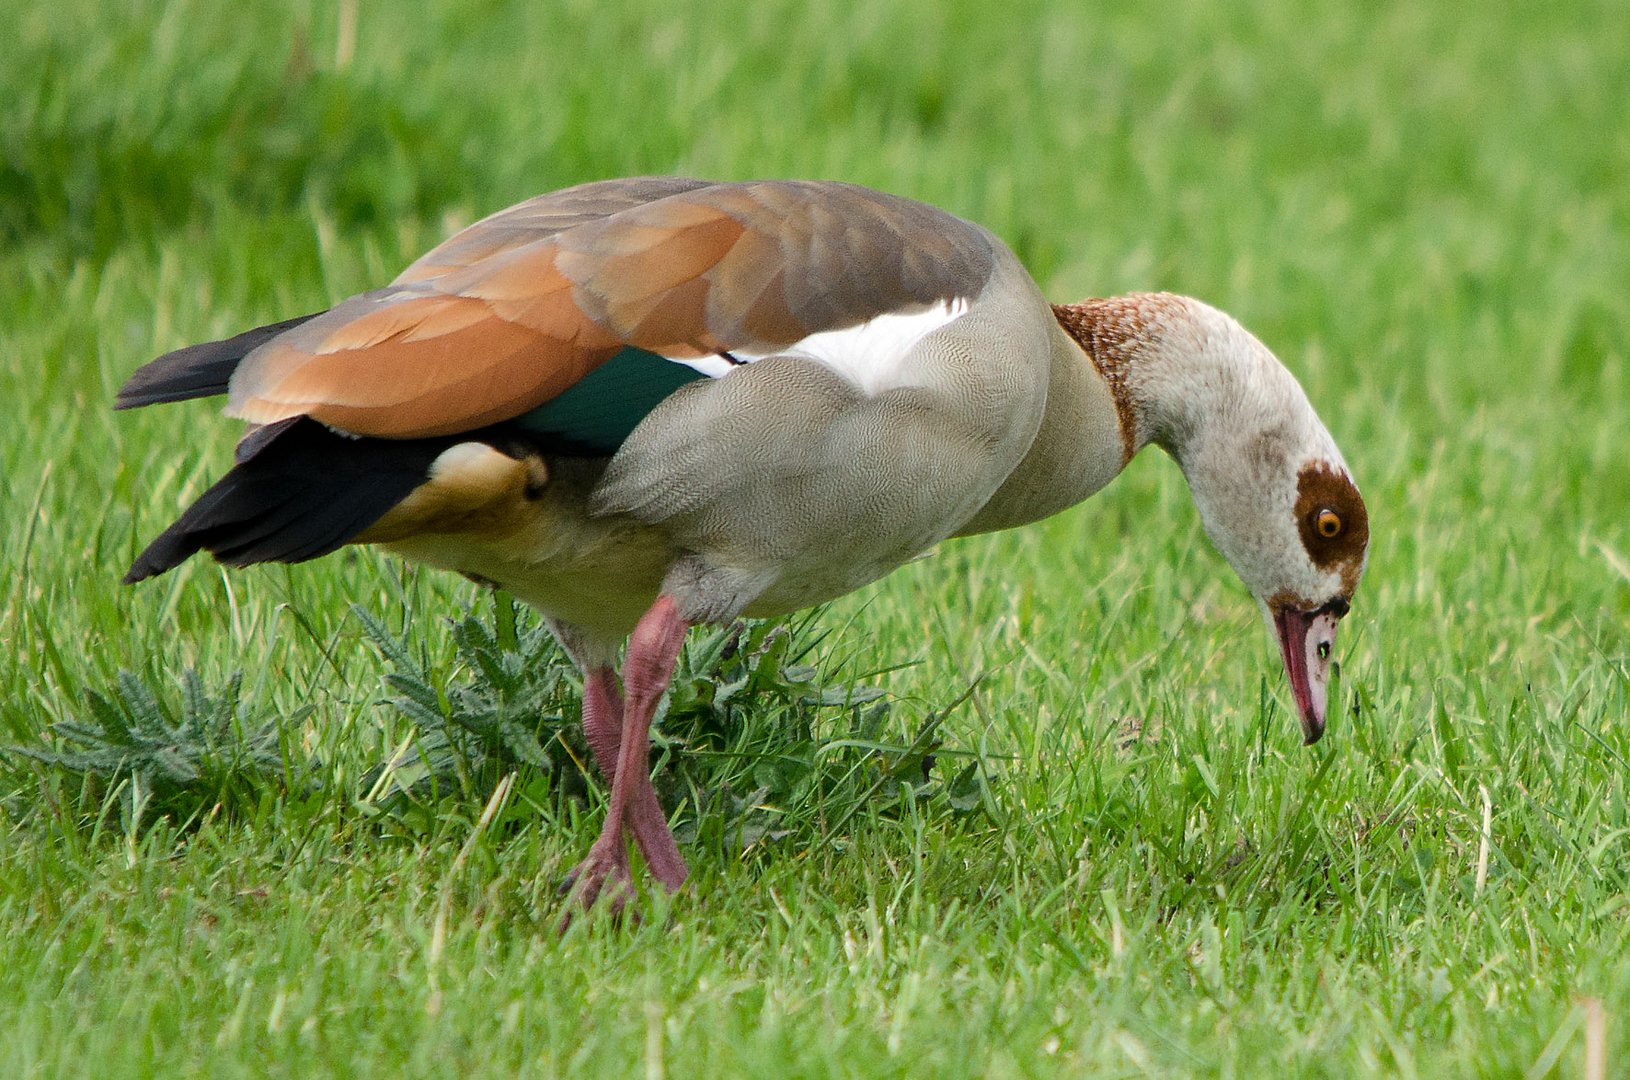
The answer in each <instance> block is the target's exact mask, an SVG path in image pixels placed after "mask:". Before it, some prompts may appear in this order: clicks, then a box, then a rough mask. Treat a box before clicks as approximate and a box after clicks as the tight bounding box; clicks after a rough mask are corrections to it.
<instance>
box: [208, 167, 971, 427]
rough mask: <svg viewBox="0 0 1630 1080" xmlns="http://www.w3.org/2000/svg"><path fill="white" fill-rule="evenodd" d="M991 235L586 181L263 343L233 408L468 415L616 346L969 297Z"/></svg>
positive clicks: (851, 208) (890, 211)
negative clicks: (381, 287)
mask: <svg viewBox="0 0 1630 1080" xmlns="http://www.w3.org/2000/svg"><path fill="white" fill-rule="evenodd" d="M990 243H991V242H990V239H989V237H988V235H987V234H985V233H984V232H983V231H982V230H980V229H978V228H976V227H975V226H972V225H969V224H968V223H966V222H963V221H961V220H960V219H958V218H955V217H952V216H951V215H949V214H946V213H944V212H942V211H939V210H935V209H933V208H932V207H928V206H925V205H923V204H920V203H914V202H910V201H909V200H905V199H899V198H896V197H893V196H888V195H883V194H881V193H878V192H873V191H868V190H866V189H864V188H857V187H852V186H850V185H845V184H836V183H823V182H814V181H763V182H753V183H734V184H707V183H704V182H702V181H687V180H676V179H672V178H643V179H638V180H625V181H607V182H604V183H601V184H591V185H584V186H583V187H581V188H571V189H567V190H566V191H562V192H556V193H554V194H553V195H548V196H542V197H540V198H539V199H534V200H531V201H529V202H527V203H522V204H520V205H518V206H516V207H512V208H510V209H509V210H506V211H503V212H501V213H499V214H495V215H493V216H492V217H490V218H487V219H486V220H485V221H482V222H479V223H477V224H476V225H473V226H471V227H470V228H469V229H467V230H465V231H464V232H462V233H459V234H458V235H456V236H454V237H452V238H451V239H449V240H448V241H447V242H445V243H443V244H442V245H440V246H439V247H437V248H435V249H433V250H432V251H430V252H429V253H427V254H426V255H425V256H424V257H422V258H421V259H419V260H418V261H417V262H415V263H414V264H413V265H412V266H410V267H409V268H408V269H407V270H406V271H404V273H403V274H402V275H401V276H400V277H399V278H398V279H397V280H396V282H395V283H393V285H391V286H389V287H387V288H385V289H381V290H377V291H375V292H371V293H366V294H363V295H361V296H357V297H353V298H351V299H350V300H347V301H345V302H344V303H342V304H340V305H338V306H337V307H335V308H333V309H332V310H330V311H328V312H325V313H324V314H322V315H320V316H318V317H316V318H314V319H311V320H310V321H308V322H305V323H303V324H301V325H299V326H297V327H295V328H294V329H292V330H290V331H288V332H287V333H284V334H282V335H280V336H279V337H277V338H274V339H273V340H271V341H269V342H267V343H266V344H265V345H262V346H261V347H260V348H258V349H256V350H255V351H254V352H253V353H251V354H250V355H249V356H248V357H247V358H246V359H245V361H244V363H243V364H242V366H241V367H239V368H238V370H237V372H236V373H235V374H234V376H233V379H232V383H231V389H230V403H229V407H228V412H230V413H232V414H233V415H236V416H240V417H242V418H243V419H246V420H249V421H252V422H254V423H259V424H267V423H274V422H276V421H279V420H284V419H288V418H290V417H293V416H300V415H305V416H310V417H313V418H314V419H316V420H319V421H321V422H323V423H325V424H328V425H330V426H331V427H334V428H337V429H340V430H342V431H346V432H350V433H352V434H357V435H371V436H378V437H384V438H418V437H424V436H432V435H448V434H455V433H458V432H461V431H466V430H470V429H473V428H477V427H481V426H483V425H486V424H490V423H494V422H497V421H500V420H504V419H507V418H510V417H514V416H518V415H520V414H522V413H524V412H526V411H528V410H529V409H532V408H535V407H536V406H538V405H540V404H542V403H543V402H546V401H548V400H549V399H551V398H553V397H554V396H556V395H557V394H560V393H561V392H563V391H564V390H566V389H567V388H568V387H570V386H572V385H573V384H574V383H576V382H577V381H578V380H580V379H582V378H583V377H584V376H585V375H586V374H588V373H589V372H590V371H592V370H593V369H594V368H595V367H596V366H598V365H599V364H601V363H603V362H604V361H606V360H607V359H609V358H610V357H612V356H613V355H615V354H616V353H617V352H618V351H620V350H621V349H622V348H624V347H625V346H634V347H636V348H640V349H644V350H646V351H649V352H652V353H656V354H658V355H662V356H667V357H673V358H694V357H700V356H706V355H710V354H715V353H719V352H723V351H729V350H744V351H748V352H752V353H755V354H763V353H769V352H774V351H775V350H777V349H780V348H783V347H785V346H788V345H791V344H792V343H794V342H796V341H798V340H800V339H802V338H804V337H806V336H808V335H809V334H811V333H816V332H819V331H822V330H829V329H837V328H840V327H844V326H851V325H855V324H858V323H861V322H865V321H866V320H868V319H870V318H873V317H875V316H877V315H880V314H884V313H886V312H890V311H905V310H913V309H920V308H922V307H926V306H928V305H930V304H933V303H936V302H939V301H942V300H945V299H948V298H950V297H953V296H972V295H975V294H976V293H977V292H978V291H979V288H980V287H982V285H983V283H984V281H985V279H986V278H987V277H988V275H989V273H990V268H991V265H992V254H991V250H992V249H991V246H990Z"/></svg>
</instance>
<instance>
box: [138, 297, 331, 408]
mask: <svg viewBox="0 0 1630 1080" xmlns="http://www.w3.org/2000/svg"><path fill="white" fill-rule="evenodd" d="M321 314H322V312H320V311H314V312H312V313H311V314H310V315H301V316H299V317H298V318H294V319H284V320H283V321H282V322H275V323H272V324H271V325H269V326H257V327H255V328H254V329H253V330H245V331H244V332H243V333H241V334H238V335H236V336H234V337H229V338H226V339H225V340H223V341H206V342H204V343H203V344H202V345H189V346H187V347H186V348H185V349H177V350H176V351H175V352H167V353H165V354H164V355H163V356H161V357H159V358H158V359H157V360H150V361H148V362H147V363H145V364H143V365H142V366H141V367H139V368H137V369H136V370H135V372H134V373H133V374H132V375H131V376H130V378H129V379H127V380H125V384H124V385H123V386H122V387H120V388H119V396H118V398H117V399H116V400H115V401H114V404H113V407H114V408H115V409H134V408H138V407H140V406H142V405H156V404H158V403H159V402H163V401H186V400H187V399H189V398H200V397H214V396H215V395H216V394H224V393H226V384H227V380H229V379H230V378H232V372H233V371H235V370H236V369H237V367H238V364H239V362H240V361H242V360H243V358H244V357H245V356H246V355H248V354H249V352H250V350H252V349H254V348H255V347H256V346H258V345H262V344H264V343H266V342H268V341H270V340H271V339H272V338H274V337H276V336H277V335H279V334H281V333H283V331H285V330H289V329H292V328H294V327H296V326H299V325H300V324H301V323H303V322H305V321H306V320H308V319H314V318H316V317H317V316H318V315H321Z"/></svg>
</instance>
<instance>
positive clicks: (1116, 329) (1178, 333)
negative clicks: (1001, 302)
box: [1060, 293, 1370, 743]
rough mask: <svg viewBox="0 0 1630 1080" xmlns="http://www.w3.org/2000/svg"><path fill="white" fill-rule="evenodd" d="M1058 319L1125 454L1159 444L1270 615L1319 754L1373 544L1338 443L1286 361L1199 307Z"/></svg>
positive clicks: (1149, 299) (1119, 304)
mask: <svg viewBox="0 0 1630 1080" xmlns="http://www.w3.org/2000/svg"><path fill="white" fill-rule="evenodd" d="M1060 318H1061V320H1062V321H1063V322H1064V324H1065V326H1066V328H1067V329H1068V330H1069V331H1070V332H1071V334H1072V335H1073V336H1075V337H1076V339H1077V340H1078V341H1079V342H1081V344H1082V346H1083V347H1084V348H1085V349H1086V350H1087V351H1088V353H1089V354H1090V355H1091V356H1092V358H1093V360H1094V362H1095V363H1096V364H1097V365H1098V367H1099V369H1100V371H1101V372H1102V373H1103V374H1104V376H1105V378H1106V380H1107V381H1108V383H1109V385H1110V386H1111V388H1112V390H1113V391H1114V392H1115V395H1116V404H1117V408H1118V409H1119V410H1120V411H1121V415H1122V424H1123V431H1124V432H1125V437H1126V440H1127V442H1128V444H1129V450H1130V451H1131V452H1134V453H1135V452H1136V450H1137V448H1138V447H1141V446H1144V445H1146V444H1148V443H1154V444H1156V445H1158V446H1160V447H1161V448H1162V449H1164V450H1165V451H1166V452H1167V453H1169V454H1170V455H1171V456H1172V457H1173V458H1174V459H1176V461H1177V463H1178V465H1179V466H1180V467H1181V468H1182V470H1183V474H1184V476H1185V478H1186V479H1187V480H1188V483H1189V489H1190V491H1191V492H1192V494H1193V496H1194V503H1195V506H1196V507H1197V508H1198V510H1199V512H1200V519H1201V521H1202V523H1203V524H1204V526H1205V530H1206V533H1207V535H1208V536H1209V537H1210V538H1211V541H1212V543H1213V544H1214V545H1215V546H1216V548H1217V550H1218V551H1219V552H1221V554H1222V556H1223V557H1224V558H1225V559H1226V560H1227V561H1228V563H1229V565H1231V566H1232V567H1233V568H1234V571H1235V573H1237V574H1238V575H1239V577H1240V579H1241V580H1242V581H1243V582H1244V583H1245V586H1246V588H1247V589H1249V590H1250V592H1251V594H1252V596H1253V597H1255V598H1256V601H1257V603H1258V604H1259V605H1260V606H1261V608H1262V611H1263V614H1264V615H1265V617H1266V620H1267V624H1268V628H1269V630H1270V632H1271V633H1272V635H1273V638H1274V641H1275V643H1276V645H1277V647H1278V650H1279V653H1280V656H1281V657H1282V658H1283V660H1284V664H1285V674H1286V676H1287V677H1288V679H1289V681H1290V688H1291V693H1292V695H1293V696H1294V698H1295V700H1296V709H1297V712H1298V714H1299V716H1300V719H1301V723H1302V734H1303V737H1304V739H1305V741H1306V742H1308V743H1313V742H1316V741H1317V740H1318V738H1319V737H1320V736H1321V735H1322V734H1324V724H1325V697H1326V692H1327V688H1328V684H1329V677H1330V661H1331V657H1332V655H1333V654H1334V652H1335V647H1336V629H1337V626H1338V625H1339V623H1340V622H1341V619H1342V616H1344V615H1345V614H1347V611H1348V608H1349V606H1350V604H1351V602H1352V598H1353V593H1354V591H1355V590H1356V589H1357V588H1358V582H1359V578H1360V577H1362V576H1363V573H1364V566H1365V561H1366V558H1367V555H1368V551H1369V540H1370V525H1369V514H1368V512H1367V511H1366V509H1365V506H1364V500H1363V498H1362V497H1361V496H1360V495H1359V493H1358V487H1357V485H1355V484H1354V483H1353V478H1352V474H1351V473H1350V472H1349V471H1348V469H1347V465H1346V462H1345V461H1343V460H1342V456H1341V451H1340V450H1339V449H1338V448H1337V447H1336V443H1335V440H1334V439H1333V438H1331V436H1330V432H1329V431H1328V430H1327V429H1326V428H1325V426H1324V423H1323V421H1321V420H1320V419H1319V416H1318V414H1317V413H1315V412H1314V411H1313V406H1312V405H1311V404H1309V402H1308V399H1307V395H1306V394H1305V393H1304V392H1303V391H1302V387H1301V385H1300V384H1299V383H1298V382H1297V381H1296V379H1295V377H1294V376H1293V375H1291V373H1290V372H1289V371H1288V370H1287V369H1286V368H1285V366H1284V365H1283V364H1281V363H1280V362H1279V360H1278V358H1276V357H1275V356H1274V354H1273V353H1272V352H1270V351H1269V350H1268V348H1267V347H1266V346H1265V345H1263V344H1262V343H1261V342H1260V341H1258V340H1257V339H1256V338H1255V337H1253V336H1252V335H1251V334H1250V333H1249V332H1248V331H1246V330H1245V328H1244V327H1242V326H1241V325H1240V324H1239V323H1238V322H1236V321H1235V320H1234V319H1232V318H1231V317H1229V316H1228V315H1226V314H1224V313H1223V312H1221V311H1218V310H1217V309H1216V308H1213V307H1211V306H1209V305H1207V304H1204V303H1202V302H1200V301H1198V300H1194V299H1191V298H1189V297H1184V296H1174V295H1172V294H1169V293H1137V294H1132V295H1130V296H1124V297H1116V298H1112V299H1108V300H1096V301H1088V302H1087V303H1085V304H1082V305H1074V306H1071V307H1069V308H1063V309H1060Z"/></svg>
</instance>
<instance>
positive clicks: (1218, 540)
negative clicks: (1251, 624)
mask: <svg viewBox="0 0 1630 1080" xmlns="http://www.w3.org/2000/svg"><path fill="white" fill-rule="evenodd" d="M1321 430H1322V425H1321ZM1326 439H1328V436H1326ZM1252 449H1253V450H1254V452H1255V454H1256V457H1255V459H1254V460H1253V459H1252V458H1251V457H1243V458H1241V459H1238V460H1236V461H1233V462H1231V463H1229V464H1230V466H1231V467H1230V468H1228V469H1227V470H1226V471H1227V472H1229V473H1232V474H1233V475H1232V476H1230V477H1229V478H1228V480H1229V482H1227V483H1220V482H1219V481H1218V480H1216V479H1210V478H1208V479H1210V482H1209V483H1203V484H1202V485H1200V486H1196V487H1195V503H1196V505H1197V506H1198V507H1199V508H1200V516H1201V520H1202V521H1203V522H1204V523H1205V528H1206V532H1207V534H1208V535H1209V536H1210V537H1211V541H1212V543H1213V544H1215V545H1216V547H1217V549H1218V550H1219V551H1220V552H1221V553H1222V555H1223V557H1224V558H1226V559H1227V560H1228V562H1229V564H1230V565H1231V566H1232V567H1233V568H1234V571H1235V573H1237V574H1238V575H1239V576H1240V580H1242V581H1243V582H1244V583H1245V586H1246V588H1248V589H1249V590H1250V591H1251V594H1252V596H1254V597H1255V598H1256V601H1257V603H1258V604H1259V605H1260V606H1261V608H1262V612H1263V615H1264V617H1265V618H1266V621H1267V624H1268V629H1269V632H1270V633H1271V634H1272V636H1273V638H1274V640H1275V643H1276V644H1277V645H1278V648H1279V653H1280V656H1281V658H1282V659H1283V660H1284V664H1285V675H1286V677H1287V679H1288V680H1289V682H1290V689H1291V694H1292V696H1293V697H1294V698H1295V700H1296V711H1297V713H1298V715H1299V717H1300V719H1301V723H1302V735H1303V739H1304V741H1305V742H1307V743H1309V744H1311V743H1314V742H1317V741H1318V740H1319V737H1320V736H1321V735H1323V734H1324V725H1325V709H1326V697H1327V693H1328V686H1329V679H1330V661H1331V657H1332V655H1333V654H1334V652H1335V647H1336V630H1337V628H1338V626H1339V625H1340V623H1341V619H1342V616H1344V615H1346V614H1347V611H1348V608H1349V607H1350V606H1351V603H1352V597H1353V592H1354V590H1355V589H1356V588H1357V587H1358V581H1359V578H1360V577H1361V576H1362V575H1363V573H1364V565H1365V560H1366V555H1367V551H1368V547H1369V531H1370V530H1369V514H1368V512H1367V511H1366V509H1365V507H1364V500H1363V498H1362V497H1361V496H1360V495H1359V493H1358V488H1357V487H1356V486H1355V485H1354V484H1353V481H1352V477H1351V476H1350V475H1349V474H1348V472H1347V469H1346V467H1345V466H1344V465H1343V464H1342V463H1341V460H1340V457H1339V456H1337V455H1334V454H1333V453H1331V451H1332V449H1333V447H1332V446H1318V445H1313V446H1308V445H1297V444H1295V443H1288V442H1283V441H1281V440H1280V438H1279V437H1278V435H1276V434H1274V433H1262V434H1261V435H1260V436H1259V438H1258V440H1256V444H1255V446H1254V447H1253V448H1252ZM1191 482H1192V481H1191Z"/></svg>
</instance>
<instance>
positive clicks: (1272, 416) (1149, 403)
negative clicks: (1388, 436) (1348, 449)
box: [1053, 293, 1317, 473]
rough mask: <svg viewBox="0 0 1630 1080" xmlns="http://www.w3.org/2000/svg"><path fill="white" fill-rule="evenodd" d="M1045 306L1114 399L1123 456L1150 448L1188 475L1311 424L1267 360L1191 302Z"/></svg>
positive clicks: (1281, 371) (1285, 378) (1294, 387)
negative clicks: (1199, 465) (1279, 431)
mask: <svg viewBox="0 0 1630 1080" xmlns="http://www.w3.org/2000/svg"><path fill="white" fill-rule="evenodd" d="M1053 310H1054V313H1055V315H1056V316H1057V317H1058V321H1059V324H1060V325H1061V326H1063V327H1064V329H1065V331H1066V332H1067V333H1068V334H1069V335H1070V337H1071V338H1073V339H1074V340H1075V342H1076V343H1077V344H1078V345H1079V346H1080V347H1081V351H1082V352H1083V353H1085V354H1086V355H1087V356H1088V357H1089V358H1090V359H1091V361H1092V363H1093V366H1094V367H1096V368H1097V369H1098V371H1099V373H1100V374H1102V375H1103V377H1104V380H1105V382H1107V383H1108V384H1109V387H1110V389H1111V391H1112V392H1113V393H1114V395H1115V408H1116V413H1117V416H1118V417H1119V419H1120V422H1121V436H1122V439H1123V441H1124V443H1125V446H1126V456H1127V458H1128V459H1130V458H1131V456H1132V455H1133V454H1136V453H1137V452H1138V451H1139V450H1141V449H1143V447H1145V446H1147V445H1149V444H1150V443H1153V444H1154V445H1156V446H1159V447H1160V448H1161V449H1162V450H1165V451H1166V452H1167V453H1168V454H1170V455H1171V456H1172V457H1173V458H1175V459H1176V460H1177V463H1178V464H1179V465H1180V466H1182V467H1183V470H1184V472H1185V473H1187V472H1189V471H1190V468H1191V466H1192V465H1193V464H1194V463H1195V462H1197V461H1200V460H1213V461H1218V462H1226V461H1227V460H1228V459H1229V457H1230V455H1231V454H1232V453H1237V452H1243V451H1245V450H1247V449H1248V445H1249V444H1250V443H1251V442H1252V441H1253V440H1255V439H1258V438H1260V437H1261V436H1262V435H1264V434H1265V433H1266V434H1270V435H1271V434H1273V433H1274V432H1275V429H1276V428H1277V427H1279V426H1284V425H1287V424H1294V423H1295V422H1296V421H1297V420H1298V418H1311V419H1313V423H1315V424H1316V423H1317V420H1316V418H1313V410H1312V407H1311V406H1310V405H1308V403H1307V398H1306V396H1305V395H1304V394H1303V393H1302V388H1301V386H1300V385H1299V384H1298V383H1297V382H1296V380H1295V378H1294V377H1293V376H1292V375H1291V374H1290V372H1288V371H1286V370H1285V368H1284V366H1283V365H1281V364H1280V363H1279V361H1278V360H1277V359H1275V358H1274V356H1273V354H1272V353H1270V352H1269V351H1268V350H1267V348H1266V347H1264V346H1263V345H1262V343H1261V342H1259V341H1257V339H1256V338H1254V337H1252V336H1251V335H1250V333H1248V332H1247V331H1246V330H1245V328H1244V327H1242V326H1240V324H1239V323H1237V322H1235V321H1234V320H1233V319H1232V318H1230V317H1229V316H1227V315H1225V314H1223V313H1222V312H1220V311H1218V310H1217V309H1215V308H1213V307H1210V306H1209V305H1206V304H1203V303H1201V302H1200V301H1198V300H1193V299H1190V298H1189V297H1186V296H1175V295H1173V294H1171V293H1132V294H1129V295H1126V296H1116V297H1110V298H1107V299H1096V300H1086V301H1083V302H1082V303H1079V304H1068V305H1058V306H1055V307H1054V309H1053ZM1284 434H1285V435H1286V436H1287V437H1290V436H1300V435H1301V434H1302V433H1301V432H1300V431H1296V432H1290V431H1286V432H1284Z"/></svg>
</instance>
